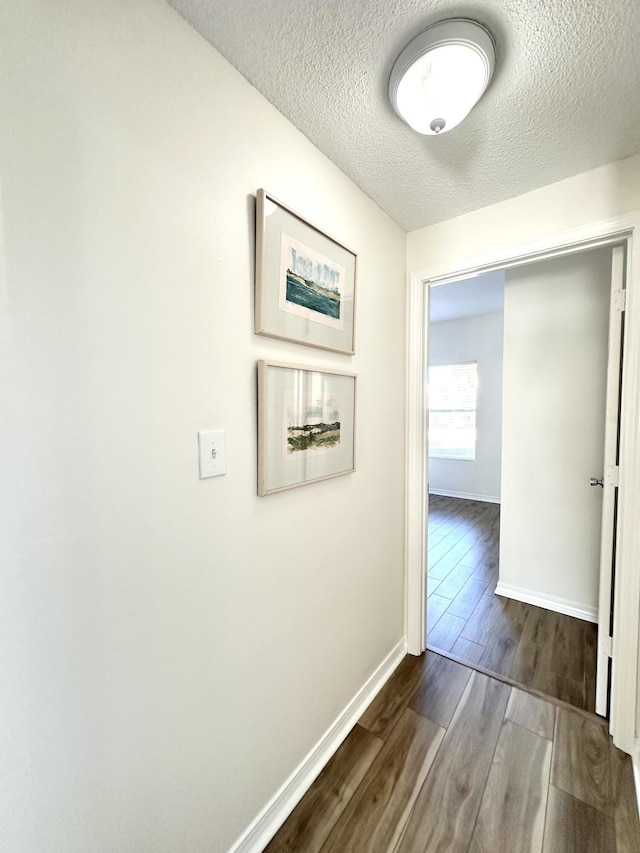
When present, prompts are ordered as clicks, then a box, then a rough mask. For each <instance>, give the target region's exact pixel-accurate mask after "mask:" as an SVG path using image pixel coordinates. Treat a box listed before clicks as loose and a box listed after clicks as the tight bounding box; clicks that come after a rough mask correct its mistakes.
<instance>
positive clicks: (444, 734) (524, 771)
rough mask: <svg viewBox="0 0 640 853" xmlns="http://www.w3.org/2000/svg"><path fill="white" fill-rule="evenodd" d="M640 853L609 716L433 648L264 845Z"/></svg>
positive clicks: (411, 666) (407, 667) (409, 662)
mask: <svg viewBox="0 0 640 853" xmlns="http://www.w3.org/2000/svg"><path fill="white" fill-rule="evenodd" d="M489 851H490V853H639V851H640V823H639V821H638V812H637V807H636V802H635V792H634V787H633V777H632V769H631V761H630V759H629V757H628V756H627V755H625V754H624V753H622V752H620V751H619V750H617V749H616V748H615V747H614V746H613V744H612V743H611V740H610V738H609V736H608V732H607V728H606V725H605V724H604V723H603V722H600V721H599V720H597V719H596V718H594V719H590V718H589V717H588V716H587V715H585V714H584V713H583V712H580V711H577V710H573V709H567V708H566V707H564V706H556V705H555V704H553V703H552V702H551V701H547V700H545V699H541V698H539V697H537V696H533V695H531V694H529V693H526V692H524V691H522V690H520V689H519V688H517V687H511V686H510V685H508V684H505V683H503V682H501V681H499V680H498V679H495V678H492V677H490V676H488V675H485V674H483V673H480V672H477V671H474V670H472V669H471V668H468V667H466V666H463V665H461V664H459V663H456V662H454V661H452V660H449V659H447V658H444V657H442V656H440V655H438V654H435V653H433V652H429V651H427V652H426V653H425V654H424V655H423V656H422V657H420V658H406V659H405V660H404V661H403V663H402V664H401V665H400V667H398V669H397V670H396V672H395V673H394V674H393V676H392V677H391V679H390V680H389V682H388V683H387V684H386V685H385V687H384V688H383V690H382V691H381V692H380V694H379V695H378V697H377V698H376V700H375V701H374V702H373V703H372V705H371V706H370V707H369V709H368V710H367V711H366V713H365V714H364V715H363V716H362V718H361V719H360V722H359V723H358V724H357V725H356V726H355V727H354V728H353V730H352V731H351V733H350V734H349V736H348V737H347V739H346V740H345V742H344V743H343V745H342V746H341V747H340V749H339V750H338V751H337V752H336V754H335V755H334V757H333V758H332V759H331V761H330V762H329V763H328V764H327V766H326V767H325V768H324V770H323V771H322V773H321V774H320V776H319V777H318V778H317V780H316V781H315V783H314V784H313V785H312V786H311V788H310V789H309V791H308V792H307V793H306V794H305V796H304V797H303V799H302V800H301V801H300V803H299V804H298V806H297V807H296V808H295V809H294V811H293V812H292V814H291V815H290V817H289V818H288V820H287V821H286V822H285V824H284V825H283V826H282V828H281V829H280V831H279V832H278V833H277V834H276V835H275V837H274V838H273V840H272V841H271V842H270V844H269V845H268V846H267V848H266V853H489Z"/></svg>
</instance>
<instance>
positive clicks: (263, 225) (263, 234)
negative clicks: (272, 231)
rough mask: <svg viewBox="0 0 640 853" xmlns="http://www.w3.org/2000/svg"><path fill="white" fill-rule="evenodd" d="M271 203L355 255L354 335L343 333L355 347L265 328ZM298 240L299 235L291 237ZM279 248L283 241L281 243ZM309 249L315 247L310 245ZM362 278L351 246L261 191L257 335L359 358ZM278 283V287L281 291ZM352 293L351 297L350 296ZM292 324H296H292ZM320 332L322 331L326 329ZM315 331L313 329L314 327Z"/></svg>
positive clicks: (304, 322)
mask: <svg viewBox="0 0 640 853" xmlns="http://www.w3.org/2000/svg"><path fill="white" fill-rule="evenodd" d="M267 201H271V202H272V203H273V204H275V205H276V206H277V207H279V208H280V209H281V210H283V211H284V212H285V213H286V214H288V215H289V216H291V217H293V218H294V219H295V220H297V221H298V222H299V223H301V224H302V225H303V226H304V227H306V228H309V229H311V231H313V232H315V233H316V234H319V235H320V236H321V237H323V238H324V239H326V240H328V241H330V242H331V243H335V245H336V246H338V247H339V248H340V249H342V250H343V251H345V252H347V253H348V254H349V255H352V256H353V283H352V286H351V289H352V292H351V294H350V296H351V303H352V309H351V318H350V335H349V332H348V331H343V332H342V333H341V334H342V335H343V336H344V337H345V338H346V339H347V340H348V338H349V337H350V338H351V347H348V346H346V347H341V346H333V345H331V344H326V343H322V342H317V341H314V340H309V339H305V338H304V337H294V336H292V335H288V334H284V333H282V332H280V331H278V330H277V329H275V330H272V329H267V328H265V323H267V324H268V321H267V320H266V319H265V314H266V313H267V311H266V307H265V301H266V298H267V296H268V289H269V285H268V284H267V282H266V275H267V268H266V254H267V217H266V202H267ZM289 236H292V237H295V235H293V234H292V235H289ZM278 245H279V240H278ZM309 248H313V247H312V246H310V247H309ZM279 272H280V267H279V265H278V274H279ZM357 279H358V254H357V252H354V251H353V249H350V248H349V246H346V245H345V244H344V243H342V242H341V241H340V240H337V239H336V238H335V237H333V236H332V235H331V234H327V232H326V231H324V230H323V229H322V228H320V227H319V226H317V225H314V224H313V223H312V222H310V221H309V220H308V219H306V218H305V217H304V216H302V215H301V214H299V213H297V212H296V211H295V210H293V209H292V208H291V207H289V206H288V205H286V204H284V202H282V201H280V200H279V199H277V198H276V197H275V196H273V195H271V193H269V192H267V191H266V190H265V189H259V190H258V191H257V193H256V282H255V311H254V332H255V333H256V334H257V335H267V336H268V337H270V338H277V339H278V340H281V341H291V342H292V343H296V344H302V345H303V346H309V347H317V348H318V349H323V350H328V351H329V352H339V353H343V354H344V355H355V341H356V283H357ZM279 284H280V283H279V282H278V288H279ZM278 292H279V291H278V290H276V295H275V302H276V304H278ZM348 295H349V294H347V296H348ZM287 316H288V317H295V315H294V314H292V315H287ZM298 320H299V325H301V326H306V327H307V328H308V327H309V325H310V324H313V321H312V320H308V319H304V318H298ZM290 322H292V321H290ZM318 326H320V329H322V326H321V325H320V324H318ZM312 328H313V326H312Z"/></svg>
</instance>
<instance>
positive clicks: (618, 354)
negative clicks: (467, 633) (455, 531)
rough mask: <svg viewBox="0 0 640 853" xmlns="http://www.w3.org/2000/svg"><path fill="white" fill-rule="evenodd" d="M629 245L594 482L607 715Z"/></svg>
mask: <svg viewBox="0 0 640 853" xmlns="http://www.w3.org/2000/svg"><path fill="white" fill-rule="evenodd" d="M624 288H625V249H624V247H623V246H616V247H615V248H614V249H613V251H612V258H611V304H610V309H609V356H608V366H607V398H606V407H605V434H604V464H603V470H602V471H601V472H598V473H596V474H595V476H594V477H593V478H592V480H591V485H592V486H593V487H595V488H599V487H600V486H601V487H602V490H603V495H602V539H601V545H600V593H599V601H598V659H597V669H596V713H597V714H600V715H601V716H603V717H604V716H607V712H608V704H609V687H610V677H611V671H610V663H609V661H610V658H611V637H612V635H613V589H614V583H615V563H616V535H617V529H616V528H617V509H618V471H619V468H618V463H619V453H620V441H619V437H620V436H619V424H620V384H621V374H622V342H623V328H624V305H625V289H624Z"/></svg>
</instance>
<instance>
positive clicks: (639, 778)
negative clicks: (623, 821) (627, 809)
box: [631, 738, 640, 815]
mask: <svg viewBox="0 0 640 853" xmlns="http://www.w3.org/2000/svg"><path fill="white" fill-rule="evenodd" d="M631 766H632V767H633V781H634V784H635V787H636V805H637V806H638V815H640V738H636V748H635V750H634V752H633V755H632V756H631Z"/></svg>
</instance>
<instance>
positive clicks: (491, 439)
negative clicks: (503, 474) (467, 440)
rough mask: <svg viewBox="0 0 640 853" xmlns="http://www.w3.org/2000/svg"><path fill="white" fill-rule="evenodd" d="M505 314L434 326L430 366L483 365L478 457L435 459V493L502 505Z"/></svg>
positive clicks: (431, 466) (432, 488)
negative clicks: (470, 459) (471, 460)
mask: <svg viewBox="0 0 640 853" xmlns="http://www.w3.org/2000/svg"><path fill="white" fill-rule="evenodd" d="M502 321H503V314H502V312H500V313H494V314H481V315H479V316H476V317H461V318H459V319H457V320H448V321H445V322H442V323H432V324H431V326H430V328H429V360H430V364H433V365H436V364H457V363H462V362H467V361H476V362H477V364H478V397H477V412H476V458H475V461H474V462H467V461H463V460H460V459H429V490H430V491H431V492H436V493H437V492H440V493H443V494H452V495H454V496H458V497H466V498H474V499H477V500H490V501H494V502H496V503H499V502H500V469H501V464H500V459H501V452H502V336H503V324H502Z"/></svg>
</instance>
